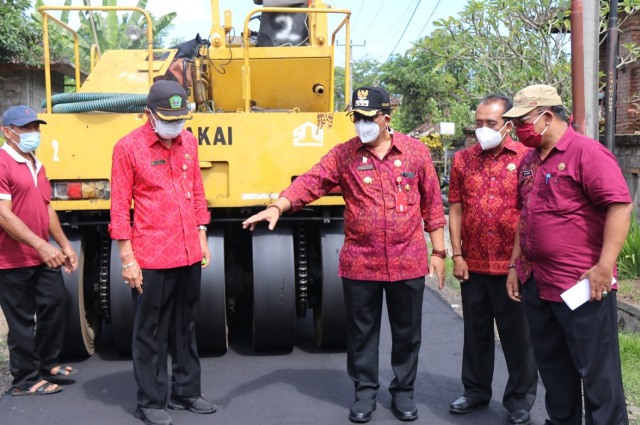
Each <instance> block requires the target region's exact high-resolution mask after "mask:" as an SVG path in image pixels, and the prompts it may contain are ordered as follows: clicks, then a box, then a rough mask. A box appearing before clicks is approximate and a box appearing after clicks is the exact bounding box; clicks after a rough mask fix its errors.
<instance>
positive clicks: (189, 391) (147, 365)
mask: <svg viewBox="0 0 640 425" xmlns="http://www.w3.org/2000/svg"><path fill="white" fill-rule="evenodd" d="M145 115H146V117H147V122H146V123H145V124H144V125H143V126H141V127H139V128H137V129H135V130H133V131H132V132H131V133H129V134H127V135H126V136H124V137H123V138H122V139H120V141H118V143H117V144H116V146H115V147H114V150H113V164H112V169H111V185H112V186H111V188H112V192H111V224H110V226H109V232H110V234H111V238H112V239H115V240H117V241H118V248H119V250H120V259H121V260H122V277H123V279H124V283H125V284H127V285H129V286H130V287H131V288H132V294H133V301H134V305H135V318H134V324H133V342H132V348H131V349H132V359H133V372H134V374H135V378H136V382H137V384H138V408H137V410H136V413H135V416H136V417H137V418H138V419H142V420H143V421H144V422H145V423H146V424H148V425H152V424H153V425H168V424H171V417H170V416H169V414H168V413H167V411H166V407H167V406H168V407H169V408H170V409H178V410H183V409H187V410H189V411H191V412H194V413H213V412H215V410H216V406H215V405H214V404H212V403H211V402H209V401H207V400H205V399H203V398H202V396H201V394H200V360H199V359H198V349H197V346H196V335H195V320H196V312H197V303H198V298H199V295H200V275H201V270H202V268H203V267H207V266H208V264H209V257H210V254H209V248H208V247H207V228H206V225H207V224H208V223H209V220H210V219H211V217H210V214H209V211H208V209H207V202H206V199H205V197H204V185H203V183H202V175H201V174H200V167H199V165H198V144H197V142H196V140H195V137H194V136H193V135H192V134H191V133H190V132H188V131H187V130H185V129H184V123H185V120H186V119H189V118H191V113H190V112H189V109H188V107H187V94H186V92H185V90H184V88H182V86H181V85H180V84H178V83H176V82H173V81H167V80H160V81H158V82H156V83H154V84H153V85H152V86H151V89H150V91H149V96H148V98H147V109H146V111H145ZM132 200H133V201H134V208H135V210H134V217H133V228H132V227H131V224H130V212H129V210H130V208H131V201H132ZM116 314H117V313H116ZM169 347H170V348H171V360H172V362H173V373H172V375H171V380H172V385H171V398H170V400H169V401H168V402H167V394H168V377H167V352H168V349H169Z"/></svg>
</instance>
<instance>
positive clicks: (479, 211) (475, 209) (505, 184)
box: [449, 135, 530, 275]
mask: <svg viewBox="0 0 640 425" xmlns="http://www.w3.org/2000/svg"><path fill="white" fill-rule="evenodd" d="M529 150H530V149H529V148H527V147H526V146H524V145H523V144H521V143H516V142H514V141H513V140H512V139H511V137H509V135H507V136H506V140H505V143H504V147H503V149H502V150H501V151H500V152H499V153H498V154H497V155H496V156H491V154H490V153H489V152H488V151H483V150H482V147H481V146H480V145H479V144H476V145H474V146H472V147H470V148H467V149H465V150H463V151H460V152H457V153H456V154H455V155H454V157H453V164H452V167H451V178H450V181H449V202H451V203H456V202H462V229H461V239H462V255H463V256H464V259H465V261H466V262H467V266H468V267H469V271H471V272H475V273H483V274H489V275H506V274H507V271H508V268H507V267H508V265H509V260H510V258H511V250H512V248H513V240H514V237H515V232H516V229H517V227H518V220H519V216H520V211H519V210H518V208H517V205H516V204H517V199H518V198H517V192H518V165H519V164H520V161H522V158H523V157H524V155H525V154H526V153H527V152H528V151H529Z"/></svg>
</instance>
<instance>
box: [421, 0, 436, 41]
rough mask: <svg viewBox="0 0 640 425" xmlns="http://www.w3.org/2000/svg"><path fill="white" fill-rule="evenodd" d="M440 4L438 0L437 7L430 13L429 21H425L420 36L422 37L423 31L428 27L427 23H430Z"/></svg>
mask: <svg viewBox="0 0 640 425" xmlns="http://www.w3.org/2000/svg"><path fill="white" fill-rule="evenodd" d="M439 5H440V0H438V2H437V3H436V7H434V8H433V10H432V11H431V15H429V18H428V19H427V22H425V23H424V26H423V27H422V30H420V34H419V35H418V38H420V37H422V33H423V32H424V30H425V29H426V28H427V25H429V22H431V18H432V17H433V14H434V13H436V9H438V6H439Z"/></svg>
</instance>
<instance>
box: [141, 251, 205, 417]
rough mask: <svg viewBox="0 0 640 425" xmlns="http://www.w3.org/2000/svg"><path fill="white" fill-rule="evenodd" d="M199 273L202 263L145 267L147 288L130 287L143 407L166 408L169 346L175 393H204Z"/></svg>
mask: <svg viewBox="0 0 640 425" xmlns="http://www.w3.org/2000/svg"><path fill="white" fill-rule="evenodd" d="M201 272H202V269H201V267H200V263H195V264H194V265H191V266H186V267H177V268H173V269H143V270H142V278H143V285H142V290H143V293H142V294H138V292H137V291H135V290H133V291H132V293H133V302H134V306H135V318H134V322H133V341H132V347H131V351H132V353H131V354H132V358H133V373H134V375H135V378H136V382H137V384H138V406H139V407H144V408H153V409H164V408H165V407H166V404H167V396H168V391H169V382H168V372H167V357H168V352H169V349H170V350H171V360H172V375H171V393H172V395H175V396H183V397H184V396H199V395H200V359H199V358H198V347H197V345H196V324H195V322H196V315H197V304H198V299H199V298H200V276H201Z"/></svg>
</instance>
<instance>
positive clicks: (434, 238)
mask: <svg viewBox="0 0 640 425" xmlns="http://www.w3.org/2000/svg"><path fill="white" fill-rule="evenodd" d="M351 114H352V115H351V116H352V119H353V122H354V123H355V129H356V133H357V135H358V136H357V137H354V138H353V139H351V140H349V141H347V142H345V143H342V144H340V145H338V146H336V147H334V148H333V149H331V150H330V151H329V152H328V153H327V154H326V155H325V156H324V157H323V158H322V159H321V160H320V162H319V163H318V164H316V165H315V166H314V167H313V168H312V169H311V170H309V171H308V172H306V173H304V174H303V175H301V176H299V177H298V178H296V179H295V180H294V182H293V183H292V184H291V185H290V186H289V187H288V188H287V189H286V190H284V191H283V192H282V193H281V195H280V198H278V200H276V202H274V203H273V204H271V205H269V206H268V207H267V208H266V209H265V210H264V211H262V212H260V213H258V214H256V215H254V216H252V217H250V218H248V219H247V220H245V221H244V222H243V223H242V225H243V227H244V228H245V229H246V228H251V229H252V230H253V228H254V227H255V225H256V223H257V222H259V221H263V220H265V221H268V222H269V228H270V229H273V228H274V227H275V225H276V223H277V222H278V218H279V217H280V215H281V214H282V213H283V212H285V211H288V210H292V211H297V210H299V209H300V208H302V207H303V206H304V205H306V204H309V203H311V202H313V201H315V200H316V199H318V198H320V197H321V196H323V195H325V194H326V193H328V192H329V191H331V190H332V189H333V188H335V187H337V186H339V187H340V189H341V190H342V195H343V197H344V200H345V212H344V233H345V239H344V246H343V247H342V250H341V251H340V263H339V270H338V274H339V275H340V276H341V277H342V280H343V288H344V300H345V309H346V315H347V370H348V373H349V376H350V377H351V379H352V380H353V382H354V384H355V398H356V401H355V403H354V404H353V405H352V407H351V410H350V412H349V419H350V420H351V421H352V422H360V423H362V422H368V421H370V420H371V415H372V412H373V411H374V410H375V408H376V395H377V392H378V389H379V387H380V384H379V382H378V341H379V337H380V317H381V313H382V299H383V298H382V296H383V292H384V293H385V294H386V299H387V310H388V313H389V321H390V324H391V333H392V339H393V348H392V353H391V366H392V369H393V371H394V374H395V378H394V379H393V381H392V382H391V385H390V386H389V392H390V393H391V395H392V396H393V398H392V402H391V411H392V413H393V414H394V415H395V416H396V417H397V418H398V419H400V420H403V421H412V420H415V419H417V418H418V409H417V408H416V406H415V403H414V402H413V389H414V381H415V379H416V374H417V368H418V352H419V350H420V341H421V323H422V322H421V320H422V298H423V294H424V286H425V275H426V274H427V272H429V273H430V275H433V274H434V273H436V274H437V278H438V281H439V284H440V288H442V286H443V285H444V258H445V257H446V254H447V252H446V250H445V245H444V225H445V223H446V221H445V218H444V210H443V207H442V198H441V195H440V186H439V184H438V177H437V175H436V172H435V168H434V167H433V163H432V162H431V156H430V154H429V150H428V149H427V147H426V146H425V145H424V144H422V143H420V142H419V141H417V140H415V139H412V138H410V137H408V136H405V135H404V134H400V133H397V132H394V131H393V130H391V129H390V128H389V122H390V121H391V116H390V114H391V104H390V100H389V95H388V93H387V92H386V91H385V90H384V89H383V88H382V87H361V88H359V89H356V90H354V92H353V99H352V110H351ZM424 231H426V232H428V233H429V237H430V239H431V243H432V245H433V251H432V252H431V254H432V255H431V265H430V267H428V253H427V246H426V242H425V238H424Z"/></svg>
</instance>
